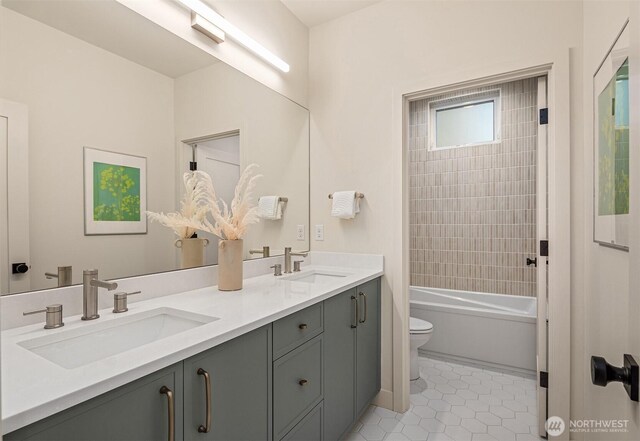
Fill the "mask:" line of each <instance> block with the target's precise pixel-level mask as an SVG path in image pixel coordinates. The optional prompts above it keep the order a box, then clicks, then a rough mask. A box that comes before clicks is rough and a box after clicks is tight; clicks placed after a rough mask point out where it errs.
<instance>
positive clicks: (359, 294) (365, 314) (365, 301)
mask: <svg viewBox="0 0 640 441" xmlns="http://www.w3.org/2000/svg"><path fill="white" fill-rule="evenodd" d="M358 296H361V297H362V298H363V299H364V308H363V309H364V318H363V319H362V320H359V322H360V323H364V322H366V321H367V295H366V294H365V293H363V292H359V293H358Z"/></svg>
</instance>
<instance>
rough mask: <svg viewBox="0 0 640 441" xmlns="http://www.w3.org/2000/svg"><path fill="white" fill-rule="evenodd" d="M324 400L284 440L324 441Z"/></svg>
mask: <svg viewBox="0 0 640 441" xmlns="http://www.w3.org/2000/svg"><path fill="white" fill-rule="evenodd" d="M322 404H323V403H322V402H321V403H320V404H318V405H317V406H316V407H314V408H313V410H312V411H311V412H309V413H308V414H307V415H306V416H305V417H304V418H302V420H301V421H300V422H299V423H298V424H296V426H295V427H294V428H293V429H291V432H289V433H287V434H286V435H285V436H284V438H282V441H322V418H323V413H324V412H323V408H322V407H323V406H322Z"/></svg>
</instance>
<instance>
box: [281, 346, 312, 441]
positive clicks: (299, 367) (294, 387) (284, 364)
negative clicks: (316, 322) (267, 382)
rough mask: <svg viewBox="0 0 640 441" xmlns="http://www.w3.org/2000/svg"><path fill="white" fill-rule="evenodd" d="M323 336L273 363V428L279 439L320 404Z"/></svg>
mask: <svg viewBox="0 0 640 441" xmlns="http://www.w3.org/2000/svg"><path fill="white" fill-rule="evenodd" d="M322 344H323V343H322V334H321V335H319V336H317V337H315V338H313V339H312V340H310V341H308V342H307V343H305V344H304V345H302V346H300V347H299V348H297V349H295V350H293V351H291V352H290V353H288V354H287V355H285V356H284V357H281V358H280V359H279V360H276V361H275V362H274V363H273V420H274V421H273V428H274V434H275V437H274V438H276V439H281V438H282V436H283V435H285V434H286V433H287V432H288V431H289V430H291V429H292V428H293V426H295V425H296V424H297V423H298V421H300V419H301V418H302V417H303V416H304V415H306V414H307V413H308V412H309V411H310V410H311V409H312V408H313V407H315V406H316V405H317V404H318V403H319V402H320V401H322Z"/></svg>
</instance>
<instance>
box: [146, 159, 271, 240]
mask: <svg viewBox="0 0 640 441" xmlns="http://www.w3.org/2000/svg"><path fill="white" fill-rule="evenodd" d="M257 168H258V166H257V165H256V164H251V165H249V166H248V167H247V168H245V169H244V171H243V172H242V176H240V179H239V181H238V185H237V186H236V191H235V195H234V198H233V201H232V202H231V209H229V206H228V205H227V204H226V202H225V201H224V200H222V199H218V196H217V195H216V191H215V189H214V188H213V182H212V181H211V176H209V175H208V174H207V173H205V172H202V171H194V172H189V173H185V178H184V179H185V186H186V187H187V193H188V194H185V200H183V204H182V210H181V211H180V213H169V214H166V215H165V214H163V213H160V214H157V213H150V212H149V213H148V215H149V218H150V219H152V220H156V221H158V222H160V223H162V224H163V225H165V226H167V227H169V228H172V229H173V230H174V231H176V234H178V235H180V233H179V232H178V231H180V232H183V231H185V232H189V231H191V232H192V233H191V234H193V232H195V231H198V230H199V231H206V232H208V233H211V234H213V235H215V236H218V237H219V238H220V239H223V240H236V239H242V238H243V237H244V235H245V234H246V232H247V227H248V226H249V225H251V224H254V223H256V222H258V221H259V217H258V213H257V211H258V208H257V206H256V204H255V203H254V202H253V199H254V198H253V191H254V189H255V187H256V183H257V181H258V179H260V178H261V177H262V175H257V174H255V172H256V170H257ZM187 197H188V198H189V202H188V203H187V202H186V200H187ZM185 207H188V209H187V210H185ZM203 213H204V214H203ZM191 214H192V215H191ZM207 214H211V218H212V221H210V220H209V219H208V218H207V216H206V215H207ZM187 237H191V236H187Z"/></svg>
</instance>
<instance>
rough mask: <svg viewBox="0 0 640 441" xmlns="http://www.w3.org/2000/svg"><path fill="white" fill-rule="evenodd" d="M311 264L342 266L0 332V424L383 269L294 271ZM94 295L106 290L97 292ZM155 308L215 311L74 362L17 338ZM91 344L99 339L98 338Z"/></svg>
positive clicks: (113, 384) (34, 414)
mask: <svg viewBox="0 0 640 441" xmlns="http://www.w3.org/2000/svg"><path fill="white" fill-rule="evenodd" d="M314 271H331V272H341V273H344V274H345V276H344V277H336V278H335V280H329V281H327V280H325V281H322V282H321V283H305V282H297V281H295V280H286V278H287V276H289V275H285V276H282V277H274V276H273V274H268V275H261V276H258V277H253V278H250V279H245V280H244V287H243V289H242V290H241V291H232V292H222V291H218V289H217V287H216V286H212V287H207V288H202V289H197V290H193V291H188V292H184V293H179V294H173V295H168V296H164V297H157V298H153V299H150V300H145V301H140V302H136V303H129V311H128V312H125V313H121V314H113V312H112V311H111V308H109V309H104V310H101V311H99V313H100V318H99V319H97V320H93V321H90V322H85V321H82V320H80V316H79V315H77V316H72V317H64V322H65V326H64V327H62V328H59V329H52V330H45V329H43V323H44V316H43V323H41V324H39V325H29V326H24V327H20V328H13V329H9V330H6V331H3V332H2V345H1V346H2V377H1V378H2V407H1V410H2V432H3V434H5V433H9V432H12V431H14V430H17V429H19V428H21V427H24V426H26V425H29V424H31V423H34V422H36V421H38V420H41V419H43V418H46V417H48V416H50V415H53V414H55V413H57V412H60V411H62V410H64V409H68V408H70V407H72V406H74V405H76V404H79V403H82V402H83V401H86V400H88V399H91V398H94V397H96V396H98V395H100V394H103V393H105V392H107V391H110V390H112V389H115V388H117V387H119V386H122V385H124V384H127V383H129V382H131V381H133V380H136V379H138V378H141V377H143V376H145V375H148V374H150V373H152V372H155V371H157V370H159V369H162V368H164V367H166V366H170V365H172V364H174V363H176V362H179V361H181V360H184V359H186V358H188V357H190V356H192V355H195V354H198V353H200V352H202V351H205V350H207V349H210V348H212V347H214V346H216V345H219V344H221V343H224V342H225V341H228V340H231V339H233V338H235V337H237V336H239V335H242V334H245V333H247V332H249V331H252V330H254V329H257V328H259V327H261V326H263V325H266V324H268V323H271V322H273V321H276V320H278V319H280V318H282V317H285V316H287V315H290V314H292V313H294V312H296V311H299V310H301V309H304V308H306V307H308V306H310V305H313V304H315V303H318V302H321V301H323V300H325V299H327V298H329V297H332V296H334V295H336V294H339V293H341V292H343V291H345V290H347V289H350V288H353V287H355V286H357V285H360V284H362V283H364V282H366V281H369V280H372V279H374V278H376V277H379V276H381V275H382V274H383V269H382V265H380V266H376V267H371V268H349V267H345V266H340V267H339V268H338V267H335V266H330V267H329V266H308V267H306V268H304V270H303V271H302V272H300V273H294V274H296V275H297V276H296V277H302V274H304V273H312V272H314ZM100 295H105V294H104V293H101V294H100ZM157 308H173V309H178V310H182V311H187V312H190V313H196V314H200V315H203V316H209V317H216V318H218V320H215V321H213V322H210V323H206V324H204V325H201V326H198V327H196V328H193V329H190V330H187V331H183V332H180V333H177V334H175V335H172V336H169V337H166V338H164V339H162V340H158V341H155V342H152V343H149V344H146V345H144V346H140V347H137V348H135V349H132V350H128V351H126V352H122V353H119V354H116V355H113V356H110V357H107V358H104V359H102V360H99V361H95V362H92V363H89V364H86V365H84V366H79V367H77V368H73V369H66V368H63V367H61V366H59V365H58V364H55V363H53V362H51V361H48V360H47V359H45V358H43V357H41V356H39V355H36V354H35V353H33V352H31V351H29V350H28V349H25V348H24V347H22V346H21V345H20V343H21V342H24V341H27V340H31V339H34V338H38V337H43V336H51V335H55V334H56V333H65V332H69V331H72V330H77V329H81V328H84V327H91V326H95V325H98V324H101V323H105V322H106V321H110V320H118V319H122V318H123V317H127V316H132V315H134V314H139V313H143V312H146V311H151V310H154V309H157ZM96 340H98V341H96V344H100V342H99V339H98V338H97V339H96Z"/></svg>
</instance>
